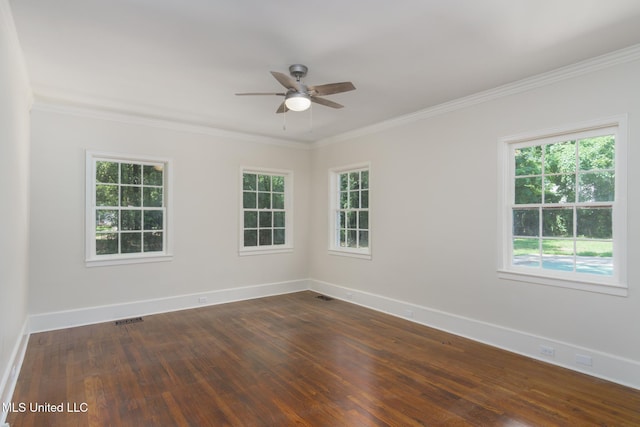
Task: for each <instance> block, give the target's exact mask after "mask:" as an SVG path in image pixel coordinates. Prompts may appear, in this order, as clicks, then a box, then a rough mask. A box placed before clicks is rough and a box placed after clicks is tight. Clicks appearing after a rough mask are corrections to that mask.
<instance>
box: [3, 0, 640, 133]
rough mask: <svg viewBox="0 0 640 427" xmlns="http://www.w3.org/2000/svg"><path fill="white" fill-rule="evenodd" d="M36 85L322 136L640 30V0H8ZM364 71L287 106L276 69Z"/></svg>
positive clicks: (85, 98) (635, 39)
mask: <svg viewBox="0 0 640 427" xmlns="http://www.w3.org/2000/svg"><path fill="white" fill-rule="evenodd" d="M10 5H11V8H12V11H13V16H14V20H15V24H16V28H17V31H18V37H19V40H20V43H21V46H22V49H23V51H24V55H25V58H26V62H27V68H28V72H29V76H30V80H31V84H32V86H33V89H34V92H35V94H36V97H37V98H41V99H44V98H47V97H53V98H56V99H58V100H66V101H67V102H72V103H80V104H90V105H94V106H100V107H102V108H106V109H112V110H117V111H122V112H133V113H138V114H143V115H148V116H156V117H164V118H174V119H177V120H181V121H185V122H191V123H198V124H205V125H208V126H212V127H215V128H219V129H224V130H232V131H240V132H244V133H250V134H257V135H265V136H270V137H275V138H278V139H287V140H294V141H301V142H305V141H316V140H321V139H325V138H328V137H331V136H334V135H338V134H341V133H344V132H347V131H350V130H354V129H358V128H362V127H365V126H368V125H372V124H375V123H378V122H381V121H384V120H388V119H392V118H395V117H399V116H402V115H405V114H408V113H412V112H415V111H419V110H422V109H425V108H428V107H432V106H434V105H438V104H441V103H443V102H446V101H450V100H453V99H457V98H461V97H464V96H467V95H471V94H474V93H477V92H480V91H483V90H487V89H490V88H494V87H497V86H500V85H503V84H507V83H511V82H514V81H517V80H520V79H523V78H526V77H529V76H533V75H536V74H539V73H542V72H546V71H550V70H554V69H557V68H559V67H562V66H566V65H569V64H572V63H575V62H578V61H581V60H584V59H588V58H592V57H595V56H598V55H602V54H604V53H608V52H611V51H614V50H617V49H621V48H624V47H628V46H631V45H635V44H638V43H640V1H638V0H606V1H605V0H482V1H478V0H446V1H445V0H394V1H391V0H386V1H383V0H322V1H312V0H295V1H294V0H226V1H223V0H56V1H51V0H10ZM293 63H302V64H305V65H307V66H308V67H309V74H308V75H307V77H306V79H305V83H307V84H324V83H333V82H340V81H352V82H353V83H354V84H355V86H356V88H357V89H356V90H355V91H352V92H347V93H343V94H337V95H331V96H327V98H329V99H331V100H333V101H336V102H339V103H341V104H344V105H345V108H343V109H340V110H336V109H331V108H327V107H324V106H320V105H314V107H313V108H312V112H311V113H310V112H303V113H293V112H290V113H287V114H286V130H283V123H284V121H283V115H282V114H278V115H276V114H275V111H276V109H277V107H278V106H279V104H280V102H281V101H282V99H281V98H278V97H275V96H273V97H271V96H260V97H258V96H256V97H237V96H235V95H234V94H235V93H236V92H279V91H281V90H282V88H281V86H280V85H279V84H278V82H277V81H276V80H275V79H274V78H273V77H272V76H271V75H270V73H269V71H271V70H274V71H280V72H284V73H287V72H288V71H287V70H288V66H289V65H290V64H293Z"/></svg>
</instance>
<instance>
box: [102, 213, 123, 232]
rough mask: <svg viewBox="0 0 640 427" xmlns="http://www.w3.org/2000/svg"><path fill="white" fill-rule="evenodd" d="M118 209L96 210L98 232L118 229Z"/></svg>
mask: <svg viewBox="0 0 640 427" xmlns="http://www.w3.org/2000/svg"><path fill="white" fill-rule="evenodd" d="M118 226H119V221H118V211H116V210H104V209H98V210H96V232H98V233H100V232H105V231H118V228H119V227H118Z"/></svg>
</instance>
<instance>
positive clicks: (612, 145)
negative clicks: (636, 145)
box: [502, 120, 626, 295]
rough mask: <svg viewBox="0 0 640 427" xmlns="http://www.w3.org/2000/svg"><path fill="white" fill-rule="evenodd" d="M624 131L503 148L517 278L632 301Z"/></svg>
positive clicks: (509, 244)
mask: <svg viewBox="0 0 640 427" xmlns="http://www.w3.org/2000/svg"><path fill="white" fill-rule="evenodd" d="M624 124H625V122H624V121H622V120H620V121H617V122H615V123H606V124H597V125H595V126H589V127H586V128H582V129H580V130H576V131H571V132H560V133H557V134H553V135H547V136H542V137H534V138H526V139H524V140H523V139H517V140H511V141H509V140H507V141H504V142H503V144H504V149H505V150H506V156H505V161H506V162H507V164H506V165H504V167H505V170H506V178H505V181H506V182H505V184H506V188H505V190H506V191H504V203H503V205H504V208H505V209H504V211H503V218H504V221H503V222H504V224H503V225H504V228H503V230H504V232H503V233H504V239H503V248H502V252H503V268H502V270H503V271H505V272H507V273H514V274H520V275H521V276H520V277H518V278H516V277H514V276H511V278H516V279H520V280H522V279H523V277H525V276H527V278H526V280H527V281H539V282H540V283H544V284H552V285H559V286H565V287H571V288H577V289H585V290H592V291H599V292H605V293H612V294H621V295H625V294H626V289H625V288H626V285H625V258H626V253H625V248H626V240H625V239H626V206H625V205H624V201H625V199H626V176H625V175H626V173H625V172H626V171H625V159H626V135H625V132H626V130H625V129H626V127H625V126H624ZM536 278H538V279H541V280H536ZM532 279H533V280H532Z"/></svg>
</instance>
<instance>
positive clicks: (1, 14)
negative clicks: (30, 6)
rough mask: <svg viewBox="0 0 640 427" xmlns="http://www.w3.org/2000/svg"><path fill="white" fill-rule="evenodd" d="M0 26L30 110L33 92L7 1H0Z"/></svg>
mask: <svg viewBox="0 0 640 427" xmlns="http://www.w3.org/2000/svg"><path fill="white" fill-rule="evenodd" d="M0 26H2V27H4V28H5V31H6V32H7V35H8V39H9V49H13V51H14V54H15V55H16V57H17V66H18V70H19V73H20V74H21V75H22V78H23V80H24V86H25V88H24V90H25V93H26V98H27V106H28V108H29V109H31V107H32V106H33V103H34V95H33V90H32V89H31V83H30V81H29V73H27V62H26V61H25V59H24V53H23V52H22V47H21V46H20V39H19V38H18V30H17V29H16V24H15V21H14V20H13V12H11V5H10V4H9V0H0Z"/></svg>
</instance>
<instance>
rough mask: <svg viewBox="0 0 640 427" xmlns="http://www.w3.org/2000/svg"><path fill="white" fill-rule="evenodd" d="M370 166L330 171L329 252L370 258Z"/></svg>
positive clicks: (356, 166)
mask: <svg viewBox="0 0 640 427" xmlns="http://www.w3.org/2000/svg"><path fill="white" fill-rule="evenodd" d="M369 169H370V168H369V165H368V164H363V165H355V166H351V167H345V168H338V169H332V170H331V171H330V174H329V183H330V184H329V185H330V191H329V196H330V198H331V199H330V201H329V206H330V208H329V209H330V213H329V224H330V227H329V229H330V235H329V251H330V253H333V254H337V255H347V256H355V257H360V258H368V259H370V258H371V230H370V227H369V223H370V221H369Z"/></svg>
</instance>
